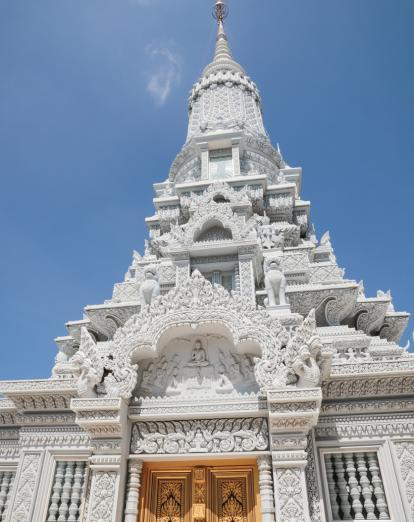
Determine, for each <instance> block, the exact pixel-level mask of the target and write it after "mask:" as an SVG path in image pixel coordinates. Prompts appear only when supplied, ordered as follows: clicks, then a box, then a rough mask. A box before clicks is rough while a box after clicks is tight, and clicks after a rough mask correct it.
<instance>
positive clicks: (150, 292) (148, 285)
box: [139, 265, 160, 307]
mask: <svg viewBox="0 0 414 522" xmlns="http://www.w3.org/2000/svg"><path fill="white" fill-rule="evenodd" d="M144 274H145V275H144V278H145V279H144V281H143V282H142V283H141V286H140V288H139V297H140V302H141V306H142V307H144V306H149V305H150V304H151V301H152V300H153V299H154V298H155V297H158V296H159V295H160V284H159V282H158V271H157V268H156V267H155V266H153V265H149V266H147V267H146V268H145V271H144Z"/></svg>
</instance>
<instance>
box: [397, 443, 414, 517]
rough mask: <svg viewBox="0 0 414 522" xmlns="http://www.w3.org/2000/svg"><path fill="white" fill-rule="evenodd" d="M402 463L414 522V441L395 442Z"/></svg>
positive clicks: (402, 473)
mask: <svg viewBox="0 0 414 522" xmlns="http://www.w3.org/2000/svg"><path fill="white" fill-rule="evenodd" d="M394 445H395V449H396V451H397V456H398V460H399V461H400V470H401V475H402V478H403V480H404V483H405V491H406V495H407V500H408V504H409V506H410V510H411V517H412V520H414V441H410V442H394Z"/></svg>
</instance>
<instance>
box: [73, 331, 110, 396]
mask: <svg viewBox="0 0 414 522" xmlns="http://www.w3.org/2000/svg"><path fill="white" fill-rule="evenodd" d="M72 363H73V364H75V365H76V366H77V367H78V368H79V377H78V395H79V397H81V398H83V399H92V398H94V397H96V396H97V392H96V386H97V385H98V384H100V383H101V382H102V378H103V376H104V367H103V362H102V359H101V358H100V357H99V355H98V351H97V349H96V344H95V342H94V340H93V339H92V336H91V334H90V333H89V332H88V330H87V329H86V328H85V327H83V328H82V330H81V343H80V348H79V350H78V351H77V352H76V354H75V355H74V356H73V358H72Z"/></svg>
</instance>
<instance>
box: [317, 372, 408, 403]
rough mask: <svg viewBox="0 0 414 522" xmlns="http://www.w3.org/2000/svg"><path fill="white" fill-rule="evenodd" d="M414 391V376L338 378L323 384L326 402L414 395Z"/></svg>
mask: <svg viewBox="0 0 414 522" xmlns="http://www.w3.org/2000/svg"><path fill="white" fill-rule="evenodd" d="M413 389H414V375H398V374H394V375H390V376H386V375H381V376H377V377H370V376H366V375H364V376H362V375H361V376H360V377H359V378H353V379H352V378H348V379H345V378H342V379H341V378H338V379H332V380H327V381H325V382H323V383H322V392H323V398H324V399H325V400H327V399H351V398H362V397H381V396H396V395H412V393H413Z"/></svg>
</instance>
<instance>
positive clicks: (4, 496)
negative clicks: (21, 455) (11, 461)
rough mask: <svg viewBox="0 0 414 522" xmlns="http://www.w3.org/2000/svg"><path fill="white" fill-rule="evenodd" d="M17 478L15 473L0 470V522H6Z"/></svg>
mask: <svg viewBox="0 0 414 522" xmlns="http://www.w3.org/2000/svg"><path fill="white" fill-rule="evenodd" d="M14 477H15V472H14V471H1V470H0V522H2V521H3V520H6V513H7V507H8V504H9V499H10V493H11V490H12V486H13V481H14Z"/></svg>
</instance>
